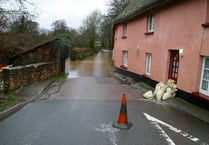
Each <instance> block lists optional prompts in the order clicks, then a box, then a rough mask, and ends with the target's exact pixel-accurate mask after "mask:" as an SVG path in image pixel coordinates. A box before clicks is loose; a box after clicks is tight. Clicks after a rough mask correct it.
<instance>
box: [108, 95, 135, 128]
mask: <svg viewBox="0 0 209 145" xmlns="http://www.w3.org/2000/svg"><path fill="white" fill-rule="evenodd" d="M131 126H132V123H130V122H128V115H127V107H126V95H125V94H123V98H122V101H121V108H120V114H119V117H118V121H117V122H116V123H114V124H113V125H112V127H115V128H119V129H129V128H131Z"/></svg>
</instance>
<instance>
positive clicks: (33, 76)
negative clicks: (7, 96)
mask: <svg viewBox="0 0 209 145" xmlns="http://www.w3.org/2000/svg"><path fill="white" fill-rule="evenodd" d="M56 75H58V69H57V66H56V65H55V63H54V62H47V63H36V64H30V65H25V66H19V67H7V68H4V69H3V82H4V84H3V90H4V91H8V90H15V89H18V88H20V87H22V86H26V85H28V84H30V83H32V82H35V81H40V80H44V79H47V78H50V77H54V76H56Z"/></svg>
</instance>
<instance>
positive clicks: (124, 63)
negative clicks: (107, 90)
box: [123, 51, 128, 67]
mask: <svg viewBox="0 0 209 145" xmlns="http://www.w3.org/2000/svg"><path fill="white" fill-rule="evenodd" d="M123 66H125V67H128V51H123Z"/></svg>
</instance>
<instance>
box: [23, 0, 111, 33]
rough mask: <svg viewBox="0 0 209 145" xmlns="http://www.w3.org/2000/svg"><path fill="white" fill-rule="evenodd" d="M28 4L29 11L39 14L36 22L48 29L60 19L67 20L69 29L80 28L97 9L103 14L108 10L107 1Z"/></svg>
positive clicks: (63, 0) (48, 0)
mask: <svg viewBox="0 0 209 145" xmlns="http://www.w3.org/2000/svg"><path fill="white" fill-rule="evenodd" d="M31 3H33V4H34V5H32V4H31ZM26 4H27V7H29V9H32V10H35V11H38V12H39V15H38V18H37V19H36V21H37V22H38V23H39V25H40V27H41V28H47V29H50V28H51V24H52V23H53V22H54V21H55V20H60V19H64V20H66V22H67V25H68V27H73V28H78V27H79V26H81V25H82V22H83V20H84V19H85V18H86V16H87V15H88V14H90V13H91V12H92V11H94V10H95V9H97V10H100V11H101V12H102V13H105V12H106V10H107V0H27V3H26Z"/></svg>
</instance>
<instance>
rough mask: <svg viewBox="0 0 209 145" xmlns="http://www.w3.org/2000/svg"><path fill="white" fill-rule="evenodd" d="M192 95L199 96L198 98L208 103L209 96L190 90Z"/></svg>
mask: <svg viewBox="0 0 209 145" xmlns="http://www.w3.org/2000/svg"><path fill="white" fill-rule="evenodd" d="M192 96H194V97H196V98H199V99H201V100H203V101H206V102H208V103H209V97H208V96H206V95H204V94H201V93H199V92H192Z"/></svg>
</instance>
